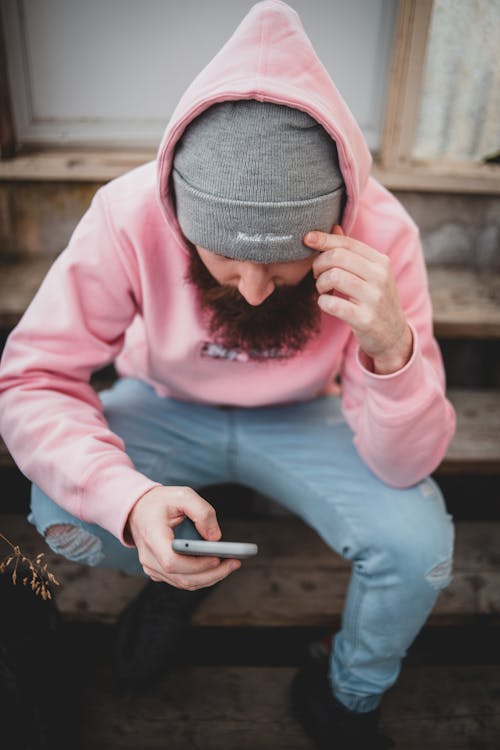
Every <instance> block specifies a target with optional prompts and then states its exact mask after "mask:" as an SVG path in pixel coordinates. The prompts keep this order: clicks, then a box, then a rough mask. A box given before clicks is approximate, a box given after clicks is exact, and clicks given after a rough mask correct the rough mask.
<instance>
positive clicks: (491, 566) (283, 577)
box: [0, 515, 500, 627]
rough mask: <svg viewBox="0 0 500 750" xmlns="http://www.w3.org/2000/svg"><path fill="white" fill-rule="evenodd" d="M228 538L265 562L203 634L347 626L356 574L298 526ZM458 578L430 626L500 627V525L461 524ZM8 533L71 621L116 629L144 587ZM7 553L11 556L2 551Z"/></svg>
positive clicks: (250, 526) (198, 616)
mask: <svg viewBox="0 0 500 750" xmlns="http://www.w3.org/2000/svg"><path fill="white" fill-rule="evenodd" d="M221 523H222V528H223V534H224V538H226V539H242V540H247V541H254V542H256V543H257V544H258V545H259V554H258V555H257V556H256V557H255V558H253V559H249V560H246V561H244V562H243V565H242V567H241V569H240V570H239V571H237V572H236V573H233V574H232V575H231V576H229V577H228V578H227V579H226V580H224V581H223V582H222V584H221V585H220V586H217V587H216V588H215V589H214V590H213V591H212V592H211V594H210V596H208V597H207V599H206V600H205V601H204V602H203V603H202V604H201V606H200V608H199V609H198V610H197V612H196V613H195V615H194V617H193V620H192V622H193V625H194V626H198V627H209V626H210V627H214V626H222V627H232V626H240V627H288V626H293V627H333V626H337V625H338V623H339V618H340V613H341V611H342V607H343V603H344V597H345V593H346V589H347V584H348V580H349V576H350V566H349V564H348V563H346V561H344V560H343V559H342V558H341V557H340V556H338V555H337V554H335V553H334V552H333V551H332V550H331V549H330V548H329V547H328V546H327V545H326V544H325V543H324V542H323V541H322V540H321V539H320V537H319V536H318V535H317V534H316V533H315V532H314V531H313V530H312V529H310V528H309V527H307V526H306V525H305V524H304V523H302V522H301V521H300V520H298V519H295V518H291V519H288V518H280V519H272V518H270V519H264V520H260V519H252V520H233V519H228V520H227V521H224V520H223V519H221ZM456 526H457V544H456V553H455V565H454V578H453V582H452V584H451V586H450V587H449V588H448V589H445V590H444V591H443V592H442V594H441V596H440V598H439V600H438V603H437V605H436V608H435V609H434V611H433V613H432V615H431V618H430V622H431V623H432V624H435V625H451V624H452V625H457V624H464V623H465V624H466V623H470V622H474V621H476V620H477V618H480V617H486V618H488V620H489V621H491V622H497V621H500V552H499V548H498V539H499V538H500V522H458V523H457V524H456ZM0 531H2V533H3V534H4V535H5V536H6V537H7V538H9V539H10V541H11V542H12V543H14V544H17V545H19V546H20V548H21V550H22V552H23V553H24V554H26V555H28V556H30V557H32V556H34V555H35V554H37V553H39V552H45V553H46V556H47V561H48V563H49V569H50V570H52V571H53V572H54V574H55V575H56V577H57V578H58V579H59V581H60V583H61V587H60V588H59V589H58V592H57V596H58V603H59V606H60V608H61V610H62V612H63V613H64V614H65V615H66V617H67V618H68V619H70V620H78V621H82V622H94V623H96V622H97V623H113V622H114V621H115V620H116V617H117V615H118V614H119V612H120V611H121V610H122V609H123V607H124V606H125V605H126V603H127V602H128V601H130V599H131V598H133V596H134V595H135V594H136V593H137V592H138V591H139V590H140V589H141V588H142V587H143V586H144V583H145V580H146V579H145V578H144V577H142V576H128V575H125V574H124V573H121V572H119V571H113V570H107V569H99V568H90V567H88V566H82V565H79V564H76V563H72V562H69V561H67V560H65V559H64V558H63V557H61V556H58V555H55V554H54V553H53V552H52V551H51V550H50V549H49V547H48V546H47V545H46V544H45V542H44V540H43V539H42V538H41V537H40V536H39V535H38V534H37V532H36V530H35V529H34V527H33V526H32V525H31V524H29V523H28V521H27V520H26V519H25V518H24V517H23V516H21V515H0ZM2 549H4V550H5V553H7V552H8V548H6V545H5V544H4V543H2Z"/></svg>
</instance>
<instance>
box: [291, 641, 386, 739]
mask: <svg viewBox="0 0 500 750" xmlns="http://www.w3.org/2000/svg"><path fill="white" fill-rule="evenodd" d="M329 663H330V659H329V654H328V649H327V648H326V646H324V645H323V643H321V642H319V641H318V642H314V643H312V644H310V646H309V648H308V651H307V655H306V658H305V659H304V662H303V664H302V666H301V667H300V669H299V670H298V672H297V673H296V675H295V676H294V678H293V680H292V684H291V698H292V710H293V713H294V715H295V717H296V719H297V720H298V721H299V723H300V724H301V725H302V727H303V728H304V730H305V731H306V733H307V734H308V735H309V736H310V737H311V739H312V740H314V743H315V746H316V747H317V748H318V750H389V748H392V747H394V742H393V741H392V740H391V739H390V738H389V737H385V736H383V735H381V734H379V733H378V732H377V724H378V720H379V709H375V710H374V711H368V712H364V713H359V712H357V711H350V710H349V709H348V708H346V707H345V706H344V705H343V704H342V703H340V702H339V701H338V700H337V699H336V698H335V696H334V695H333V693H332V689H331V687H330V681H329V679H328V669H329Z"/></svg>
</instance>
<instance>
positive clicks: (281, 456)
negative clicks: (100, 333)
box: [29, 378, 454, 711]
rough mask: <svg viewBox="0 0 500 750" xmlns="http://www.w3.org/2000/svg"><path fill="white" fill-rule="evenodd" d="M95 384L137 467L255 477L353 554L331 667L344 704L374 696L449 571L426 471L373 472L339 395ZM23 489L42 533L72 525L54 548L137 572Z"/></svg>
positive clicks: (365, 704) (198, 479)
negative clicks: (408, 479) (182, 393)
mask: <svg viewBox="0 0 500 750" xmlns="http://www.w3.org/2000/svg"><path fill="white" fill-rule="evenodd" d="M100 396H101V399H102V403H103V406H104V413H105V416H106V419H107V421H108V423H109V425H110V427H111V429H112V430H113V432H115V433H116V434H118V435H119V436H120V437H121V438H122V439H123V440H124V442H125V448H126V451H127V453H128V455H129V456H130V458H131V459H132V461H133V463H134V465H135V467H136V468H137V469H138V470H139V471H141V472H142V473H143V474H145V475H147V476H149V477H150V478H151V479H153V480H155V481H158V482H160V483H162V484H164V485H182V486H185V485H187V486H190V487H193V488H194V489H200V488H201V487H203V486H206V485H209V484H220V483H223V482H236V483H240V484H244V485H247V486H249V487H253V488H254V489H255V490H257V491H258V492H260V493H262V494H264V495H267V496H268V497H271V498H274V499H275V500H276V501H277V502H278V503H280V504H281V505H283V506H285V508H287V509H288V510H289V511H291V512H292V513H294V514H296V515H297V516H299V517H300V518H302V519H303V520H304V521H305V523H306V524H308V525H309V526H311V527H312V528H313V529H315V530H316V532H317V533H318V534H319V535H320V536H321V537H322V538H323V539H324V540H325V542H326V543H327V544H328V545H329V546H330V547H331V548H332V549H334V550H335V551H336V552H338V554H339V555H342V557H344V558H346V559H347V560H350V561H351V562H352V564H353V565H352V575H351V580H350V584H349V589H348V593H347V597H346V602H345V607H344V612H343V618H342V627H341V630H340V632H339V633H337V634H336V635H335V638H334V641H333V651H332V657H331V667H330V678H331V684H332V689H333V692H334V694H335V695H336V697H337V698H338V699H339V700H340V701H341V702H342V703H344V705H346V706H348V707H349V708H351V709H352V710H357V711H369V710H371V709H373V708H375V707H376V706H377V705H378V703H379V702H380V699H381V696H382V694H383V693H384V692H385V691H386V690H387V689H388V688H389V687H390V686H391V685H392V684H393V683H394V682H395V681H396V679H397V676H398V674H399V671H400V668H401V661H402V659H403V657H404V655H405V653H406V650H407V649H408V647H409V646H410V644H411V643H412V641H413V640H414V638H415V636H416V635H417V633H418V632H419V630H420V629H421V627H422V625H423V624H424V622H425V620H426V619H427V617H428V615H429V613H430V611H431V610H432V608H433V606H434V604H435V602H436V599H437V597H438V595H439V591H440V590H441V589H442V588H444V587H445V586H447V585H448V583H449V581H450V574H451V560H452V554H453V537H454V534H453V525H452V520H451V517H450V516H449V515H448V514H447V512H446V509H445V505H444V501H443V498H442V496H441V493H440V491H439V488H438V487H437V486H436V484H435V482H434V481H433V480H432V479H430V478H428V479H425V480H424V481H422V482H420V483H419V484H417V485H415V486H413V487H410V488H408V489H395V488H392V487H389V486H388V485H386V484H385V483H384V482H382V481H380V480H379V479H377V477H376V476H375V475H374V474H373V473H372V472H371V471H370V469H368V467H367V466H366V465H365V464H364V463H363V461H362V460H361V459H360V458H359V456H358V454H357V452H356V449H355V448H354V446H353V435H352V432H351V430H350V429H349V427H348V425H347V424H346V422H345V420H344V418H343V416H342V414H341V410H340V400H339V398H338V397H332V396H325V397H321V398H317V399H314V400H312V401H309V402H305V403H299V404H292V405H287V406H274V407H261V408H254V409H240V408H233V407H230V408H227V407H212V406H202V405H199V404H191V403H186V402H181V401H175V400H173V399H165V398H159V397H158V396H157V395H156V393H155V392H154V390H153V389H152V388H151V387H150V386H148V385H146V384H145V383H143V382H141V381H139V380H134V379H131V378H126V379H122V380H119V381H117V383H115V385H114V386H113V387H112V388H111V389H110V390H108V391H105V392H102V393H101V394H100ZM31 498H32V504H31V514H30V516H29V520H30V521H31V522H32V523H34V524H35V525H36V527H37V529H38V531H39V532H40V533H41V534H45V531H46V530H47V529H48V528H49V527H50V526H52V525H55V524H71V525H74V526H75V527H76V528H77V529H78V533H79V534H80V538H79V540H78V542H79V543H78V544H76V545H75V544H74V542H75V540H74V539H73V540H71V539H69V540H68V539H67V540H66V542H65V543H61V544H60V543H59V538H58V537H54V538H53V539H52V540H50V541H51V546H52V547H53V549H55V551H57V552H59V553H60V554H64V555H65V556H66V557H68V558H69V559H73V560H77V561H78V562H83V563H86V564H89V565H99V566H103V567H104V566H106V567H114V568H118V569H121V570H123V571H125V572H128V573H142V568H141V566H140V563H139V560H138V557H137V551H136V549H135V548H127V547H124V546H123V545H122V544H121V543H120V542H119V540H118V539H116V538H115V537H114V536H113V535H112V534H110V533H108V532H107V531H105V530H104V529H102V528H101V527H99V526H95V525H92V524H87V523H83V522H82V521H80V520H79V519H77V518H75V517H74V516H71V515H70V514H69V513H67V512H66V511H64V510H62V509H61V508H60V507H59V506H58V505H56V504H55V503H54V502H53V501H52V500H51V499H50V498H48V497H47V496H46V495H44V494H43V493H42V492H41V490H40V489H39V488H38V487H36V486H33V488H32V496H31ZM104 500H105V498H103V501H104ZM181 527H182V528H181ZM181 527H179V528H178V531H177V533H176V535H179V536H191V537H197V536H198V534H197V532H196V531H195V529H194V526H193V524H192V523H191V522H190V521H184V522H183V524H181ZM48 541H49V540H48ZM61 541H62V540H61ZM72 550H73V551H72ZM326 596H328V591H325V597H326Z"/></svg>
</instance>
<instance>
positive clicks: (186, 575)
mask: <svg viewBox="0 0 500 750" xmlns="http://www.w3.org/2000/svg"><path fill="white" fill-rule="evenodd" d="M184 518H189V519H191V521H192V522H193V523H194V525H195V527H196V530H197V532H198V533H199V534H200V535H201V536H202V537H203V539H207V540H210V539H214V540H215V539H220V538H221V536H222V532H221V530H220V527H219V524H218V523H217V516H216V513H215V509H214V508H213V507H212V506H211V505H210V503H208V502H207V501H206V500H204V499H203V498H202V497H200V495H198V493H197V492H195V491H194V490H193V489H192V488H190V487H177V486H172V487H165V486H158V487H153V488H152V489H151V490H148V492H146V493H145V494H144V495H142V497H141V498H139V500H138V501H137V503H136V504H135V506H134V507H133V509H132V511H131V512H130V514H129V517H128V528H129V530H130V537H131V541H132V542H133V543H134V544H135V545H136V547H137V552H138V556H139V560H140V562H141V565H142V567H143V570H144V572H145V573H146V575H147V576H148V577H149V578H150V579H151V580H152V581H164V582H165V583H169V584H170V585H171V586H175V587H176V588H181V589H189V590H195V589H199V588H203V587H205V586H213V585H214V584H215V583H218V582H219V581H222V579H223V578H226V576H228V575H229V574H230V573H232V572H233V571H235V570H237V569H238V568H239V567H241V562H240V561H239V560H235V559H234V558H232V559H221V558H220V557H219V556H218V555H217V556H216V555H207V554H206V553H205V554H204V556H203V557H200V556H195V557H192V556H187V555H179V554H176V552H175V551H174V550H173V549H172V541H173V540H174V529H175V528H176V527H177V526H178V525H179V524H180V523H181V522H182V521H183V519H184ZM187 541H190V540H187Z"/></svg>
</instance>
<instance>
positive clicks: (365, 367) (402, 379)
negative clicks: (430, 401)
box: [357, 322, 424, 406]
mask: <svg viewBox="0 0 500 750" xmlns="http://www.w3.org/2000/svg"><path fill="white" fill-rule="evenodd" d="M408 325H409V326H410V329H411V332H412V336H413V351H412V354H411V357H410V359H409V360H408V362H407V363H406V364H405V365H404V367H402V368H401V369H400V370H396V372H391V373H389V374H388V375H378V374H377V373H375V372H373V371H372V370H370V369H369V367H370V363H371V361H372V360H371V358H370V357H367V356H366V354H364V352H362V351H361V349H359V348H358V352H357V362H358V366H359V368H360V370H361V372H362V373H363V377H364V381H365V384H366V386H367V388H368V389H369V391H370V393H372V394H374V396H375V397H378V399H380V400H381V401H383V400H389V401H391V402H395V401H398V402H401V401H405V402H406V401H411V400H412V398H413V397H414V396H416V395H418V394H419V393H420V392H421V389H422V383H423V379H424V365H423V361H422V355H421V351H420V345H419V340H418V334H417V331H416V329H415V327H414V326H413V324H412V323H410V322H408ZM381 406H382V403H381Z"/></svg>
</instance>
